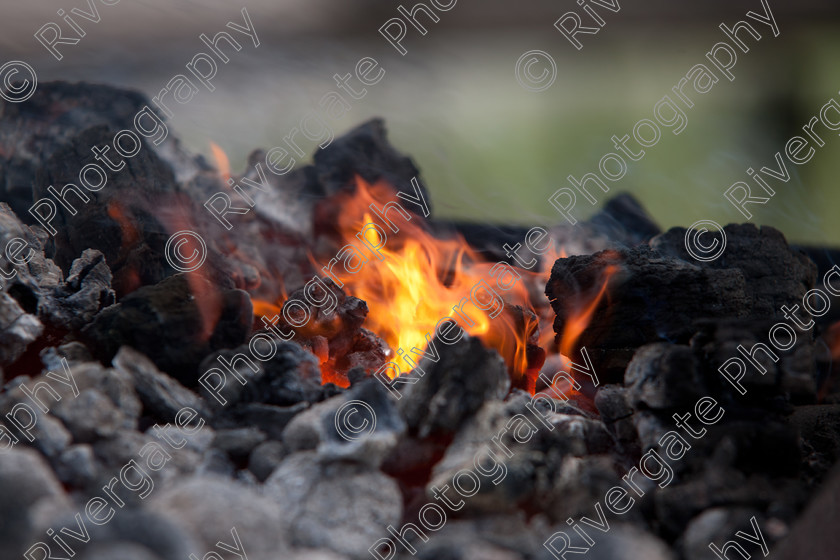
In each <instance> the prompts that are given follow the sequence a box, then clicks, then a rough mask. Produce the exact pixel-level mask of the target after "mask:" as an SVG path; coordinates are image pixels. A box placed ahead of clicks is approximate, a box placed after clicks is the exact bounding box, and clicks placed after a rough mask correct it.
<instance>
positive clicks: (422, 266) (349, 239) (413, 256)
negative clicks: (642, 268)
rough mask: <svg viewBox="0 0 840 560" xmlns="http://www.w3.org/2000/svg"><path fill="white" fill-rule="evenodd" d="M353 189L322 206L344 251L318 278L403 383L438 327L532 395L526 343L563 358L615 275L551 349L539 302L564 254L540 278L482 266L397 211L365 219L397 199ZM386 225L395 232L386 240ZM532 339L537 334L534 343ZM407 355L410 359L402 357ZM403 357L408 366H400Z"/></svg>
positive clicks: (387, 192)
mask: <svg viewBox="0 0 840 560" xmlns="http://www.w3.org/2000/svg"><path fill="white" fill-rule="evenodd" d="M356 185H357V188H356V192H355V193H341V194H338V195H335V196H334V198H333V199H332V200H330V208H332V209H334V208H340V213H338V214H336V215H334V216H330V217H329V219H328V221H329V222H330V223H334V224H335V228H336V231H337V236H338V238H339V241H340V243H341V244H342V245H343V246H342V248H341V249H340V250H339V251H338V254H337V256H336V258H335V259H333V260H332V261H330V264H328V265H327V266H326V267H324V269H325V271H329V274H330V275H332V276H333V278H334V280H337V282H336V283H341V284H343V287H344V291H345V292H346V293H347V294H349V295H352V296H355V297H358V298H360V299H362V300H364V301H365V302H366V303H367V305H368V309H369V313H368V316H367V318H366V320H365V324H364V326H365V328H367V329H369V330H371V331H373V332H374V333H376V334H377V335H378V336H379V337H381V338H382V339H383V340H384V341H385V342H386V343H387V344H388V346H389V347H390V348H391V350H392V352H393V353H395V354H398V355H394V354H392V355H391V357H390V359H391V360H392V361H394V362H396V363H397V364H398V365H399V366H400V367H401V370H402V373H407V372H408V371H410V370H411V369H412V368H413V367H414V366H413V361H419V357H418V356H417V354H418V353H419V352H423V351H425V350H426V346H427V341H428V340H430V339H431V338H433V337H434V336H435V329H436V326H437V325H438V323H439V322H440V321H441V320H443V319H445V318H449V319H451V320H454V321H455V322H456V323H457V324H458V325H459V326H460V327H461V328H463V329H464V331H466V332H467V333H468V334H470V335H472V336H477V337H478V338H480V339H481V340H482V341H483V342H484V344H485V345H486V346H488V347H490V348H494V349H496V350H497V351H498V352H499V354H500V355H501V356H502V357H503V358H504V360H505V362H506V363H507V365H508V370H509V373H510V374H511V377H512V380H513V383H514V385H515V386H519V387H522V388H526V389H528V390H529V391H530V392H532V393H533V392H534V391H535V385H536V378H537V375H538V373H539V372H538V367H539V366H540V365H542V364H541V363H539V364H530V363H529V357H528V353H527V349H528V343H529V342H531V343H532V344H539V345H540V346H542V347H543V348H545V349H547V350H549V351H550V352H552V353H554V354H556V353H557V352H558V350H559V349H560V348H562V349H563V351H564V353H565V354H571V353H572V351H573V350H574V349H575V348H574V343H575V341H576V340H577V338H578V337H579V336H580V334H581V333H582V332H583V330H584V329H585V328H586V326H587V324H588V323H589V321H590V320H591V318H592V314H593V313H594V311H595V309H596V308H597V306H598V304H599V302H600V301H601V299H602V298H603V296H604V294H605V293H606V288H607V282H608V280H609V277H610V276H611V275H612V273H613V272H614V270H613V268H615V267H609V269H608V270H607V276H606V278H605V279H604V282H603V285H602V286H601V287H600V290H599V292H598V294H597V295H596V296H595V297H593V298H592V299H591V301H588V302H584V303H583V305H582V307H581V308H580V310H579V311H576V312H575V313H574V315H573V317H572V318H571V319H569V320H568V321H567V328H566V332H564V334H563V336H562V337H561V338H562V341H561V343H559V344H558V343H557V342H555V339H554V333H553V330H552V322H553V320H554V313H553V311H552V310H551V307H550V305H549V302H548V300H547V298H546V297H545V296H544V294H543V293H542V292H543V290H544V288H545V283H546V281H547V280H548V277H549V276H550V272H551V266H552V265H553V264H554V262H555V260H556V259H557V258H564V257H566V252H565V250H564V249H563V248H560V249H559V251H554V250H552V251H550V252H548V253H547V254H546V255H544V256H543V267H542V270H539V271H529V270H526V269H523V268H519V267H516V266H514V265H506V264H503V263H494V262H490V261H488V260H487V259H485V258H483V257H482V256H481V255H480V254H478V253H477V252H476V251H475V250H473V249H472V248H471V247H470V246H469V244H468V243H467V242H466V241H465V240H464V239H463V238H462V237H461V236H460V235H458V236H454V237H451V238H446V239H442V238H438V237H435V236H434V235H432V234H431V233H429V232H428V231H426V229H425V227H424V223H423V222H422V221H420V220H419V219H418V218H417V217H416V216H411V219H409V220H406V219H405V216H403V215H401V214H400V212H399V210H398V209H397V208H392V209H391V210H390V211H389V212H388V214H387V220H385V219H383V217H382V216H381V215H380V214H379V213H374V212H373V211H372V210H371V208H370V206H371V204H375V205H376V208H378V209H382V208H383V206H384V205H385V204H387V203H388V202H391V201H393V200H395V199H396V196H395V194H396V193H395V191H394V190H393V189H392V188H391V187H390V186H389V185H387V184H385V183H382V182H379V183H375V184H373V185H371V184H368V183H367V182H365V181H364V180H363V179H361V178H357V180H356ZM389 222H390V223H391V224H393V225H394V226H395V227H397V228H398V229H399V232H393V230H392V229H391V228H390V225H389ZM313 264H315V263H314V259H313ZM322 264H323V263H322ZM317 268H321V266H320V265H318V266H317ZM349 271H352V272H349ZM254 305H255V308H254V309H255V315H259V314H262V313H265V314H269V313H270V314H271V316H273V315H276V314H277V313H279V312H280V307H279V305H280V304H278V305H274V304H271V303H268V302H262V301H258V300H255V301H254ZM510 306H521V307H522V308H523V309H524V310H525V311H526V312H525V313H524V314H522V313H516V312H512V309H510ZM528 312H531V313H533V314H534V315H530V314H529V313H528ZM538 331H539V332H541V333H542V336H541V337H539V339H538V337H537V336H536V335H537V334H538ZM412 349H416V352H414V353H411V350H412ZM406 356H408V357H410V358H413V359H414V360H413V361H412V362H409V361H406V360H405V357H406ZM568 362H569V361H568V359H564V363H568ZM322 365H324V360H322ZM534 366H536V367H534ZM327 369H328V368H327ZM392 373H393V372H391V371H389V374H392ZM333 377H334V375H333V372H329V371H325V372H324V379H325V382H326V380H327V379H328V378H330V379H332V378H333Z"/></svg>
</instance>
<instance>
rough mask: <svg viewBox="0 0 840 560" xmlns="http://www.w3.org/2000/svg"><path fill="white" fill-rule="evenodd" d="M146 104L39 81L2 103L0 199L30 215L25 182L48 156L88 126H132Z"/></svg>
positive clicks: (124, 94)
mask: <svg viewBox="0 0 840 560" xmlns="http://www.w3.org/2000/svg"><path fill="white" fill-rule="evenodd" d="M147 104H149V101H148V100H147V99H146V98H145V96H143V94H141V93H138V92H135V91H130V90H123V89H119V88H114V87H110V86H106V85H100V84H88V83H84V82H81V83H75V84H71V83H67V82H46V83H39V84H38V90H37V91H36V92H35V94H34V95H33V96H32V97H31V98H30V99H28V100H27V102H26V103H22V104H17V103H5V104H4V107H3V112H2V114H0V152H2V153H3V154H10V155H8V156H6V157H3V158H0V199H3V200H5V201H8V202H9V203H10V204H11V206H12V208H14V209H15V211H16V212H17V213H18V215H20V216H21V217H23V218H24V219H25V220H30V219H31V217H30V216H29V214H28V213H27V212H26V210H27V208H29V207H30V206H31V205H32V203H33V202H34V199H33V192H32V187H31V185H32V184H33V183H34V182H35V176H36V172H37V170H38V168H40V167H41V166H42V165H43V164H44V162H45V161H46V160H47V159H48V158H49V157H50V156H52V155H53V154H54V153H55V152H56V151H57V150H58V149H59V148H61V147H62V146H64V145H65V144H67V143H68V142H70V141H71V140H72V139H73V138H74V137H75V136H77V135H78V134H80V133H81V132H82V131H84V130H87V129H89V128H91V127H94V126H107V127H109V128H111V129H113V130H114V131H118V130H123V129H131V128H133V126H134V117H135V115H136V114H137V113H138V111H140V110H141V109H142V108H143V106H144V105H147ZM109 143H110V140H109ZM167 144H171V142H167ZM79 167H81V166H79ZM77 254H78V253H77Z"/></svg>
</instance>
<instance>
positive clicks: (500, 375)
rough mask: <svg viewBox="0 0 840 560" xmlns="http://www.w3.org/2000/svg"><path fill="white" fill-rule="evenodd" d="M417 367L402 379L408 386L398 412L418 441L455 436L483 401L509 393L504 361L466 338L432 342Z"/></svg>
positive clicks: (477, 342)
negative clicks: (433, 437) (419, 438)
mask: <svg viewBox="0 0 840 560" xmlns="http://www.w3.org/2000/svg"><path fill="white" fill-rule="evenodd" d="M418 366H419V367H418V368H417V369H415V370H414V371H412V372H411V373H410V374H408V375H407V376H404V379H405V382H406V383H410V384H408V385H405V389H404V390H403V395H402V398H401V399H400V401H399V406H400V410H401V411H402V413H403V416H404V417H405V418H406V420H407V423H408V425H409V428H410V429H412V430H414V432H415V433H416V434H417V435H418V436H419V437H421V438H423V437H427V436H430V435H433V434H435V435H442V434H451V433H454V432H456V431H457V430H458V428H459V427H460V426H461V424H462V423H463V422H464V421H465V420H466V419H468V418H470V417H471V416H473V415H474V414H475V413H476V412H477V411H478V409H479V408H481V406H482V405H483V404H484V402H485V401H487V400H489V399H502V398H504V397H505V395H507V393H508V391H509V390H510V378H509V376H508V374H507V366H506V365H505V362H504V360H502V358H501V357H500V356H499V354H498V353H497V352H496V351H495V350H488V349H487V348H485V347H484V345H483V344H482V343H481V341H480V340H479V339H477V338H474V337H470V336H468V335H466V334H465V335H464V336H463V338H462V339H460V340H458V341H457V342H455V343H454V344H452V343H445V342H443V341H442V339H440V338H437V337H436V338H435V339H434V340H432V341H431V342H430V343H429V348H428V349H427V350H426V357H424V358H423V359H422V360H421V361H420V363H419V364H418Z"/></svg>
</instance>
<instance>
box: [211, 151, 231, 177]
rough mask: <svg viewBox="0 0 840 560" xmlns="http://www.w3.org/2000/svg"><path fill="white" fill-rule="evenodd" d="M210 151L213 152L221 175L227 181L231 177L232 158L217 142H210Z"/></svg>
mask: <svg viewBox="0 0 840 560" xmlns="http://www.w3.org/2000/svg"><path fill="white" fill-rule="evenodd" d="M210 152H211V153H212V154H213V161H215V162H216V168H217V169H218V170H219V175H221V177H222V179H223V180H224V181H225V182H226V183H227V181H228V179H230V160H229V159H228V157H227V154H226V153H225V151H224V150H223V149H221V148H220V147H219V145H218V144H216V143H215V142H210Z"/></svg>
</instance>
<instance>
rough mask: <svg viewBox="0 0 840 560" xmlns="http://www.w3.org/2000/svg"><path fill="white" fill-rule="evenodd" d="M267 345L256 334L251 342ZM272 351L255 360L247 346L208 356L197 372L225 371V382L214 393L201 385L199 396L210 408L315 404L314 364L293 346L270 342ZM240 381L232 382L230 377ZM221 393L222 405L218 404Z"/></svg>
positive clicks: (318, 390)
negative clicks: (223, 401) (256, 404)
mask: <svg viewBox="0 0 840 560" xmlns="http://www.w3.org/2000/svg"><path fill="white" fill-rule="evenodd" d="M257 337H259V338H262V339H263V340H264V341H265V342H268V338H269V335H268V334H266V333H257V334H255V335H254V336H253V337H252V339H255V338H257ZM271 344H272V345H273V349H271V350H270V355H268V357H266V358H257V357H256V356H255V355H254V354H253V353H252V352H251V349H250V345H248V344H243V345H242V346H238V347H236V348H233V349H224V350H219V351H217V352H214V353H212V354H210V355H208V356H207V357H206V358H205V359H204V360H203V361H202V362H201V367H200V368H199V369H200V371H202V372H207V371H210V370H211V369H213V368H215V369H217V370H218V371H226V372H227V373H226V376H227V378H226V381H225V382H224V384H223V387H222V388H221V389H219V390H218V391H217V392H214V391H211V390H210V389H209V388H208V387H207V386H204V385H202V387H201V390H200V393H201V394H202V396H204V398H205V400H206V401H207V403H208V404H209V405H211V406H212V407H213V408H215V409H218V408H220V406H224V407H225V408H230V407H234V406H235V405H238V404H241V403H265V404H273V405H279V406H290V405H295V404H298V403H300V402H317V401H320V400H322V399H323V398H324V395H325V388H323V387H322V386H321V370H320V368H319V366H318V360H317V359H316V358H315V356H313V355H312V354H310V353H309V352H307V351H306V350H304V349H303V348H302V347H301V346H300V345H299V344H297V343H296V342H285V341H280V340H272V341H271ZM234 374H235V376H236V377H237V378H240V379H244V380H245V384H244V385H242V384H241V381H240V382H236V381H234V380H233V377H231V376H232V375H234ZM217 393H222V396H223V398H224V400H225V401H226V402H225V403H224V405H221V404H220V403H219V401H218V399H219V397H218V396H217Z"/></svg>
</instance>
